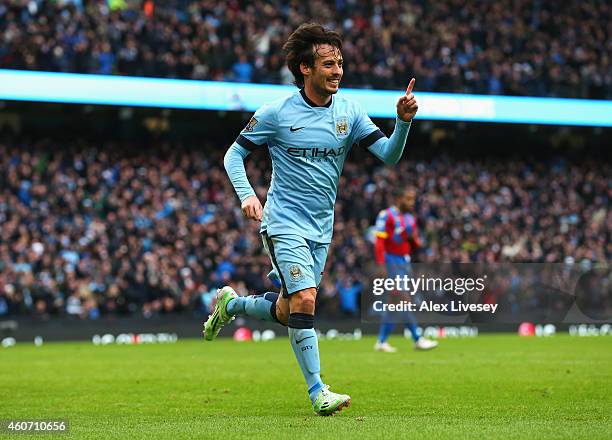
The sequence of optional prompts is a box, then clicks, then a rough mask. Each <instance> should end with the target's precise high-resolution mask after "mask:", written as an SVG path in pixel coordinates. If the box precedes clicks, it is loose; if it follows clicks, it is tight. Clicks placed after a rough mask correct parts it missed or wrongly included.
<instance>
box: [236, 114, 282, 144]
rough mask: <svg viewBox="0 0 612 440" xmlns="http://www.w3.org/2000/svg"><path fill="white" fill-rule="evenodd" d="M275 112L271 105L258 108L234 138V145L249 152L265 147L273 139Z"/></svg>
mask: <svg viewBox="0 0 612 440" xmlns="http://www.w3.org/2000/svg"><path fill="white" fill-rule="evenodd" d="M276 121H277V118H276V111H275V109H274V107H273V106H271V105H264V106H262V107H260V108H259V110H257V111H256V112H255V114H254V115H253V117H252V118H251V119H250V120H249V123H248V124H247V125H246V127H244V128H243V129H242V131H241V132H240V135H239V136H238V137H237V138H236V143H237V144H238V145H240V146H241V147H243V148H246V149H247V150H249V151H253V150H256V149H257V148H261V147H263V146H265V145H266V144H267V143H268V141H269V140H270V139H271V138H273V137H274V134H275V133H276V126H277V123H276Z"/></svg>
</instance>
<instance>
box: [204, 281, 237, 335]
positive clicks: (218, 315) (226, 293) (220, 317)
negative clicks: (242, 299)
mask: <svg viewBox="0 0 612 440" xmlns="http://www.w3.org/2000/svg"><path fill="white" fill-rule="evenodd" d="M237 297H238V294H237V293H236V292H234V289H232V288H231V287H229V286H225V287H223V288H222V289H219V290H217V304H216V305H215V310H213V312H212V314H211V315H210V316H209V317H208V320H207V321H206V322H205V323H204V331H203V332H202V333H203V334H204V339H206V340H207V341H212V340H213V339H215V338H216V337H217V335H218V334H219V330H221V327H223V326H224V325H225V324H227V323H228V322H231V321H232V319H234V317H233V316H232V315H230V314H229V313H227V304H228V303H229V302H230V301H231V300H232V299H234V298H237Z"/></svg>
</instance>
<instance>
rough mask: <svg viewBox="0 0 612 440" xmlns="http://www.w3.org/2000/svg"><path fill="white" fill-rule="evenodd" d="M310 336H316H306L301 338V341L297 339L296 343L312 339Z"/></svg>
mask: <svg viewBox="0 0 612 440" xmlns="http://www.w3.org/2000/svg"><path fill="white" fill-rule="evenodd" d="M310 338H314V336H306V337H305V338H303V339H300V340H299V341H297V340H296V341H295V343H296V344H299V343H300V342H303V341H305V340H306V339H310Z"/></svg>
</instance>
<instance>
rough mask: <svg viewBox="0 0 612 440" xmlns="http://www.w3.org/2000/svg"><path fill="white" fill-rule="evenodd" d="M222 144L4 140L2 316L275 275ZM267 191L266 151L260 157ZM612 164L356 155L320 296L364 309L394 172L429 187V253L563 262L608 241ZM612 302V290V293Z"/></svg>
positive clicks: (594, 253)
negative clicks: (387, 161)
mask: <svg viewBox="0 0 612 440" xmlns="http://www.w3.org/2000/svg"><path fill="white" fill-rule="evenodd" d="M222 154H223V152H222V151H219V149H214V148H212V146H211V145H209V146H208V148H206V149H197V150H196V149H187V148H184V147H183V146H181V145H180V144H163V143H160V144H159V145H150V146H148V147H147V149H146V151H145V150H141V151H140V152H136V153H133V152H128V151H126V150H125V149H122V148H121V147H120V146H118V145H114V144H113V143H111V142H100V143H91V142H80V141H74V142H72V143H58V142H56V141H51V140H46V141H40V140H39V141H37V142H32V141H25V140H24V139H22V138H21V137H13V136H8V137H5V138H4V139H3V140H1V141H0V224H1V225H2V228H1V231H0V286H1V287H2V289H0V316H1V315H32V316H36V317H48V316H50V315H68V316H74V317H79V318H91V319H95V318H97V317H99V316H101V315H144V316H146V317H150V316H154V315H158V314H165V313H174V312H179V311H185V310H186V311H191V312H197V313H202V314H204V313H206V312H207V310H208V308H209V306H210V301H211V299H212V295H213V293H214V290H215V289H216V288H217V287H219V286H221V285H223V284H224V283H225V282H226V281H227V280H229V279H233V280H240V287H239V290H241V292H242V293H246V291H247V290H246V289H247V286H248V289H249V292H253V291H259V292H262V291H265V290H267V289H270V288H272V286H271V285H269V284H268V283H269V281H268V280H267V279H266V278H265V276H264V275H265V273H264V272H265V270H262V268H266V267H269V260H268V257H266V256H265V255H263V254H262V246H261V243H260V239H259V235H258V225H257V224H256V223H255V222H250V221H246V220H245V219H244V218H243V217H242V214H241V213H240V210H239V206H238V203H237V199H236V197H235V194H234V192H233V189H232V187H231V185H230V183H229V181H228V179H227V177H226V175H225V172H224V170H223V169H222ZM248 175H249V177H250V179H251V182H252V184H253V186H254V187H255V188H257V191H258V194H259V196H260V198H262V199H264V198H265V191H266V190H265V188H266V187H267V182H268V181H269V178H270V165H269V159H268V158H267V154H263V153H261V154H260V153H257V154H255V155H254V157H253V158H251V159H250V160H249V161H248ZM610 176H612V169H611V166H610V163H609V162H606V161H597V160H595V159H589V158H586V157H585V158H584V159H583V160H582V161H567V160H565V159H562V158H554V157H550V158H548V159H546V160H544V161H542V160H539V161H531V160H528V159H516V158H515V159H512V160H507V161H506V160H501V159H497V160H496V159H468V158H463V159H459V160H458V159H454V158H453V159H452V160H451V159H450V158H449V157H446V156H440V157H437V158H436V159H427V160H425V159H423V160H411V161H402V162H401V163H400V164H399V166H397V167H394V168H390V167H384V166H381V165H380V164H379V163H378V162H377V161H376V159H375V158H373V157H369V156H366V157H364V158H363V160H361V159H360V160H358V161H356V160H349V161H348V162H347V163H346V165H345V171H344V174H343V176H342V178H341V183H340V189H339V196H338V202H337V207H336V221H335V237H334V242H333V244H332V248H331V251H330V256H329V259H328V265H327V275H326V277H325V281H324V283H323V285H322V286H321V290H320V295H319V300H320V302H321V306H322V307H324V308H326V309H327V310H328V311H334V312H345V313H349V314H350V313H356V304H355V303H354V298H355V295H356V294H357V293H358V289H355V286H358V285H359V284H360V283H365V282H367V280H365V279H361V278H360V272H361V271H360V270H356V268H363V267H365V266H367V264H368V262H370V261H371V260H372V246H371V243H369V241H368V228H369V227H370V226H371V225H372V224H373V222H374V217H375V216H376V213H377V212H378V211H379V210H380V209H382V208H384V207H385V206H387V205H388V204H389V203H390V202H391V193H392V189H393V188H395V187H396V185H401V186H407V185H414V186H415V187H417V188H418V189H419V197H418V205H417V217H418V218H419V223H420V228H421V233H422V235H423V237H424V239H425V245H424V248H423V249H422V251H421V252H420V254H419V257H418V258H419V261H424V262H439V261H454V262H458V261H461V262H504V261H508V262H510V261H512V262H526V261H529V262H565V263H580V264H587V265H591V264H593V263H595V262H598V261H599V262H605V261H610V258H611V257H612V245H611V243H612V240H611V237H610V231H612V212H611V211H610V210H609V201H610V199H611V198H612V181H611V178H610ZM610 306H612V305H610Z"/></svg>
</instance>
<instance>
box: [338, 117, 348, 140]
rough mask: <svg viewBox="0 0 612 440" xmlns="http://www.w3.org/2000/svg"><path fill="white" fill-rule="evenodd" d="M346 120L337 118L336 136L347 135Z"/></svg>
mask: <svg viewBox="0 0 612 440" xmlns="http://www.w3.org/2000/svg"><path fill="white" fill-rule="evenodd" d="M348 129H349V124H348V118H338V119H336V134H337V135H338V136H346V135H348Z"/></svg>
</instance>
